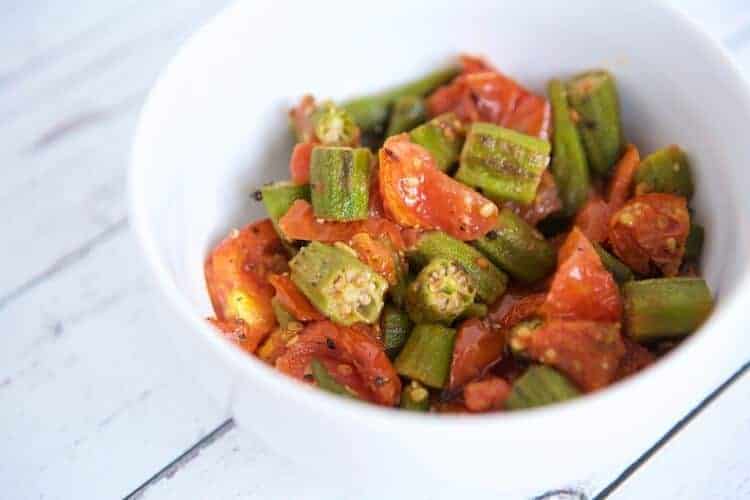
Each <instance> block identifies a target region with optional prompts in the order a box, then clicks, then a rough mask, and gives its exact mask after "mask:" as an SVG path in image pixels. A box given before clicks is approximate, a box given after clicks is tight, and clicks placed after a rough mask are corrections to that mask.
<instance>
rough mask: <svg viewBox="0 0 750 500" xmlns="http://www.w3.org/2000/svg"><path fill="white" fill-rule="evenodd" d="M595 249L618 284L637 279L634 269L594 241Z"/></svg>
mask: <svg viewBox="0 0 750 500" xmlns="http://www.w3.org/2000/svg"><path fill="white" fill-rule="evenodd" d="M594 249H595V250H596V253H597V254H598V255H599V259H600V260H601V261H602V265H604V267H605V269H606V270H607V271H609V272H610V274H612V277H613V278H614V279H615V281H616V282H617V283H618V284H620V285H622V284H623V283H625V282H627V281H632V280H634V279H635V274H634V273H633V271H632V270H631V269H630V268H629V267H628V266H626V265H625V264H624V263H623V262H622V261H621V260H620V259H618V258H617V257H615V256H614V255H612V254H611V253H609V252H608V251H606V250H605V249H604V248H603V247H602V246H601V245H600V244H599V243H594Z"/></svg>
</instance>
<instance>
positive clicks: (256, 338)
mask: <svg viewBox="0 0 750 500" xmlns="http://www.w3.org/2000/svg"><path fill="white" fill-rule="evenodd" d="M208 321H209V323H211V324H212V325H214V326H215V327H216V328H217V329H218V330H219V331H220V332H221V334H222V335H223V336H224V338H226V339H229V340H230V341H232V342H234V343H235V344H237V345H238V346H240V348H242V350H244V351H247V352H249V353H250V354H252V353H254V352H255V351H256V350H257V349H258V344H260V342H261V341H262V340H263V337H264V336H265V333H263V332H262V331H261V330H260V329H257V328H256V329H254V330H253V329H251V328H249V327H248V326H247V323H245V322H244V321H243V320H241V319H224V320H221V319H216V318H208Z"/></svg>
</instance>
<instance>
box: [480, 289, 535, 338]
mask: <svg viewBox="0 0 750 500" xmlns="http://www.w3.org/2000/svg"><path fill="white" fill-rule="evenodd" d="M546 299H547V294H546V293H533V294H530V295H528V294H523V295H514V294H513V293H506V294H505V295H503V297H502V298H501V299H500V300H498V301H497V302H496V303H495V304H493V305H492V307H490V310H489V312H488V314H487V321H488V322H489V324H490V326H492V328H493V329H496V330H508V329H510V328H513V327H514V326H515V325H517V324H518V323H520V322H521V321H523V320H525V319H529V318H531V317H532V316H534V315H535V314H537V312H538V311H539V308H540V307H541V306H542V304H544V302H545V300H546Z"/></svg>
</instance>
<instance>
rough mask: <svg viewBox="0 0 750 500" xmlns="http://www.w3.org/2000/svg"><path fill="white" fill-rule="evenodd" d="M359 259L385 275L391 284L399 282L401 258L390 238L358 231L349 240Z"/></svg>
mask: <svg viewBox="0 0 750 500" xmlns="http://www.w3.org/2000/svg"><path fill="white" fill-rule="evenodd" d="M349 246H351V247H352V248H353V249H354V251H355V252H357V256H358V257H359V260H361V261H362V262H364V263H365V264H367V265H368V266H369V267H370V268H372V270H373V271H375V272H376V273H378V274H380V275H381V276H382V277H384V278H385V279H386V280H387V281H388V283H389V284H391V285H395V284H396V283H398V280H399V275H400V271H401V258H400V257H399V255H398V253H396V251H395V250H394V248H393V246H392V245H391V243H390V240H389V239H388V238H385V240H382V239H380V238H373V237H372V236H370V235H369V234H367V233H358V234H355V235H354V236H352V239H351V240H350V241H349Z"/></svg>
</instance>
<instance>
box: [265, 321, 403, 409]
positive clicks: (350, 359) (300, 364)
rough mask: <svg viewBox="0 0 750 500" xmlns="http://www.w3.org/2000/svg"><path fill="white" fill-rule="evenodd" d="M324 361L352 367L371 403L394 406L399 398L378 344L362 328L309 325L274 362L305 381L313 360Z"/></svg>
mask: <svg viewBox="0 0 750 500" xmlns="http://www.w3.org/2000/svg"><path fill="white" fill-rule="evenodd" d="M319 357H325V358H330V359H334V360H336V361H338V362H340V363H347V364H351V365H352V366H354V367H355V369H356V372H357V373H358V374H359V376H360V377H361V379H362V381H363V382H364V385H365V387H367V389H368V391H369V392H370V393H371V398H372V399H371V400H372V401H374V402H376V403H378V404H382V405H386V406H393V405H395V404H396V403H397V402H398V399H399V396H400V394H401V380H400V379H399V377H398V374H397V373H396V370H395V369H394V368H393V365H392V364H391V361H390V360H389V359H388V356H387V355H386V354H385V351H384V350H383V346H382V344H381V343H380V342H378V341H377V340H375V339H374V338H373V336H372V333H370V332H369V328H367V327H366V326H364V325H354V326H351V327H342V326H338V325H336V324H335V323H332V322H330V321H316V322H314V323H309V324H308V325H307V326H305V329H304V330H303V331H302V333H300V334H299V335H298V337H297V340H296V341H294V342H293V343H292V344H291V345H289V346H287V350H286V352H285V353H284V354H283V355H281V357H279V358H278V359H277V360H276V368H278V369H279V370H281V371H282V372H284V373H286V374H288V375H291V376H293V377H296V378H304V374H305V373H307V370H308V367H309V364H310V361H312V359H313V358H319Z"/></svg>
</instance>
